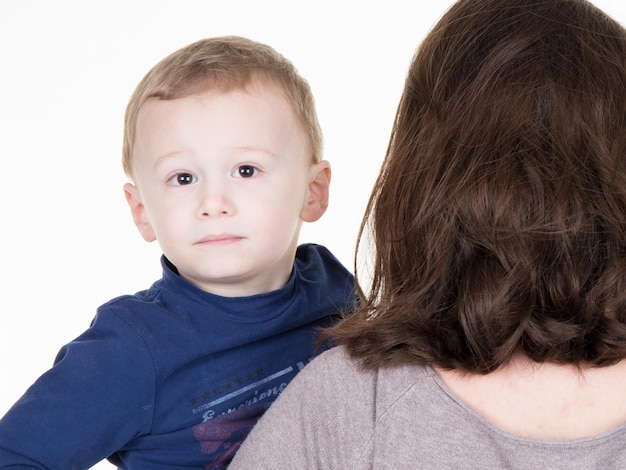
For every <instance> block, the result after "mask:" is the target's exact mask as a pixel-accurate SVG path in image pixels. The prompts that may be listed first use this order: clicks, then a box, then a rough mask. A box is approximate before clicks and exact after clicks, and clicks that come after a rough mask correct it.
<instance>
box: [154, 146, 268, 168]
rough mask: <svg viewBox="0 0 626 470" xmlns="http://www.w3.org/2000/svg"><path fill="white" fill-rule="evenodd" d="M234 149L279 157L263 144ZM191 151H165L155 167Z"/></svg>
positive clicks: (184, 149)
mask: <svg viewBox="0 0 626 470" xmlns="http://www.w3.org/2000/svg"><path fill="white" fill-rule="evenodd" d="M232 150H235V151H236V152H240V153H243V152H246V153H248V152H254V153H262V154H264V155H267V156H268V157H270V158H278V155H277V154H275V153H274V152H272V151H271V150H268V149H266V148H265V147H261V146H254V145H241V146H236V147H232ZM190 152H192V150H191V149H186V148H183V149H180V150H173V151H171V152H167V153H164V154H163V155H161V156H160V157H158V158H157V159H156V160H155V162H154V165H153V167H154V169H158V168H159V167H160V166H161V165H163V163H164V162H166V161H168V160H171V159H173V158H180V157H182V156H183V155H184V154H185V153H190Z"/></svg>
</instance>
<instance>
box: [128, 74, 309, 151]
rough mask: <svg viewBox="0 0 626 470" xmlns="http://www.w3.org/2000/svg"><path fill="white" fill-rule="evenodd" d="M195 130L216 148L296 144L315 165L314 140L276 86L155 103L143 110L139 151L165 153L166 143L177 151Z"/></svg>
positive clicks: (138, 132)
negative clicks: (219, 146)
mask: <svg viewBox="0 0 626 470" xmlns="http://www.w3.org/2000/svg"><path fill="white" fill-rule="evenodd" d="M193 128H201V133H203V134H205V136H206V138H207V139H213V142H215V143H217V142H219V143H222V144H225V145H226V143H228V145H231V144H232V146H233V147H235V146H237V145H240V146H241V147H245V146H246V145H248V143H251V144H253V145H254V144H257V143H258V144H262V145H264V144H267V145H270V142H273V141H275V142H282V143H285V142H289V141H291V142H292V144H291V148H292V149H294V147H293V145H295V146H296V147H295V148H297V149H299V150H298V153H300V150H303V151H304V153H305V154H306V155H308V156H310V157H311V158H310V160H311V163H312V160H313V158H312V156H311V152H310V142H309V138H308V135H307V133H306V132H305V131H304V129H303V126H302V125H301V123H300V120H299V119H298V116H297V114H296V112H295V110H294V109H293V105H292V103H290V101H289V100H288V99H287V98H286V97H285V96H284V95H283V94H282V93H280V92H279V91H277V89H276V87H275V86H272V85H269V86H268V85H265V84H258V85H256V86H254V87H246V88H242V87H237V88H231V89H229V90H225V89H215V88H208V89H206V88H205V90H204V91H202V92H196V93H195V94H189V95H186V96H181V97H178V98H175V99H162V98H158V97H152V98H149V99H148V100H146V101H145V102H144V103H143V105H142V106H141V107H140V109H139V113H138V116H137V121H136V133H135V149H134V150H135V151H137V150H139V154H142V153H144V152H143V151H145V150H147V148H148V147H149V148H151V149H153V150H154V145H157V146H158V147H161V146H162V144H164V143H166V142H167V146H168V147H169V146H176V145H178V144H177V143H181V142H184V140H185V139H186V138H187V136H188V135H189V133H190V132H191V129H193ZM228 139H230V140H228ZM277 139H278V140H277ZM133 153H135V152H133ZM149 153H150V154H153V152H152V151H150V152H149ZM158 153H160V152H158ZM135 155H137V154H136V153H135ZM305 158H306V157H305ZM306 160H309V158H306Z"/></svg>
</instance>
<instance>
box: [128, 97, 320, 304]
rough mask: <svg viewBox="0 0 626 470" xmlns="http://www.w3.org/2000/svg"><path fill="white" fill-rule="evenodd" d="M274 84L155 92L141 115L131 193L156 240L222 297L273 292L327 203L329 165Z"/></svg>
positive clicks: (142, 226)
mask: <svg viewBox="0 0 626 470" xmlns="http://www.w3.org/2000/svg"><path fill="white" fill-rule="evenodd" d="M308 148H309V146H308V145H307V141H306V137H305V134H304V133H303V132H302V130H301V129H300V127H299V126H298V121H297V120H296V117H295V115H294V113H293V111H292V109H291V107H290V105H289V104H288V102H287V101H286V100H285V99H284V98H282V97H281V96H280V95H278V94H277V93H275V92H274V91H273V89H272V88H271V87H268V86H261V85H259V86H256V87H253V88H252V89H251V90H249V91H241V90H235V91H231V92H226V93H220V92H212V91H209V92H205V93H200V94H197V95H193V96H190V97H186V98H181V99H176V100H169V101H163V100H150V101H148V102H147V103H145V104H144V105H143V107H142V109H141V110H140V113H139V116H138V120H137V130H136V138H135V146H134V152H133V170H134V179H135V185H132V184H130V183H128V184H126V185H125V187H124V189H125V192H126V198H127V200H128V203H129V205H130V206H131V211H132V213H133V218H134V221H135V224H136V225H137V227H138V228H139V231H140V232H141V234H142V236H143V237H144V239H146V240H147V241H153V240H155V239H156V240H158V241H159V244H160V245H161V248H162V249H163V252H164V253H165V255H166V256H167V258H168V259H169V260H170V261H171V262H172V263H173V264H174V265H175V266H176V267H177V268H178V270H179V273H180V275H181V276H182V277H184V278H186V279H188V280H189V281H190V282H192V283H193V284H195V285H196V286H198V287H200V288H201V289H204V290H206V291H208V292H212V293H215V294H218V295H223V296H229V297H235V296H247V295H254V294H258V293H262V292H269V291H271V290H275V289H278V288H280V287H282V286H284V285H285V283H286V282H287V281H288V279H289V276H290V274H291V269H292V266H293V260H294V256H295V249H296V246H297V241H298V234H299V230H300V226H301V223H302V221H303V220H304V221H307V222H311V221H314V220H317V219H318V218H319V217H321V215H322V214H323V213H324V211H325V209H326V205H327V201H328V185H329V181H330V168H329V165H328V163H327V162H325V161H322V162H319V163H313V162H312V161H311V157H310V153H309V151H308Z"/></svg>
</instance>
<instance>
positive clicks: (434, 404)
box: [231, 0, 626, 470]
mask: <svg viewBox="0 0 626 470" xmlns="http://www.w3.org/2000/svg"><path fill="white" fill-rule="evenodd" d="M370 233H371V237H372V242H373V247H374V261H373V264H372V267H373V277H372V280H371V286H370V289H368V290H367V291H365V289H362V288H361V287H360V286H359V285H357V287H358V289H359V292H360V297H361V306H360V311H359V312H357V313H356V314H354V315H352V316H350V317H347V318H346V319H344V320H343V321H342V322H341V323H340V324H338V325H337V326H336V327H333V328H332V329H330V330H329V331H327V333H326V334H327V336H328V337H330V338H331V339H333V340H334V341H336V342H337V343H338V345H339V347H337V348H334V349H332V350H331V351H329V352H327V353H325V354H323V355H322V356H321V357H319V358H318V359H317V360H315V361H313V362H312V363H311V364H310V365H309V366H307V367H306V368H305V370H304V371H303V372H302V373H300V375H299V376H298V377H297V378H296V379H295V381H294V382H293V383H292V385H290V386H289V387H288V388H287V390H286V391H285V392H284V393H283V395H282V396H281V397H280V398H279V400H278V401H277V402H276V403H275V405H273V406H272V408H271V409H270V412H269V413H268V414H267V415H266V417H265V418H263V419H262V421H261V422H260V423H259V424H258V425H257V427H256V428H255V429H254V430H253V432H252V434H251V435H250V437H249V438H248V440H247V441H246V442H245V443H244V445H243V447H242V449H241V450H240V452H239V454H238V455H237V457H236V459H235V460H234V463H233V465H232V467H231V468H233V469H239V468H324V469H326V468H337V469H339V468H341V469H344V468H346V469H347V468H349V469H359V468H372V467H373V468H392V469H399V468H551V469H556V468H563V469H568V470H571V469H576V468H626V445H624V443H625V442H626V424H625V423H626V400H624V398H623V397H624V396H625V394H626V361H625V360H624V359H625V358H626V31H625V30H624V29H623V28H622V27H621V26H620V25H619V24H618V23H617V22H615V21H614V20H613V19H611V18H609V17H608V16H606V15H605V14H604V13H603V12H601V11H600V10H598V9H597V8H596V7H594V6H593V5H592V4H591V3H589V2H587V1H584V0H541V1H540V0H481V1H476V0H460V1H458V2H457V3H455V4H454V5H453V6H452V8H451V9H450V10H449V11H448V12H447V13H446V14H445V15H444V16H443V17H442V19H441V20H440V21H439V22H438V23H437V25H436V26H435V27H434V29H433V30H432V31H431V32H430V34H429V35H428V36H427V37H426V39H425V41H424V43H423V44H422V45H421V47H420V48H419V49H418V50H417V53H416V55H415V57H414V59H413V61H412V63H411V66H410V69H409V73H408V76H407V80H406V84H405V89H404V93H403V95H402V98H401V101H400V105H399V108H398V112H397V116H396V120H395V125H394V129H393V134H392V136H391V142H390V146H389V150H388V153H387V156H386V159H385V161H384V163H383V167H382V170H381V173H380V175H379V178H378V181H377V184H376V186H375V188H374V191H373V193H372V196H371V199H370V202H369V205H368V209H367V211H366V215H365V219H364V222H363V225H362V228H361V234H360V239H361V240H363V237H365V236H366V235H368V234H370ZM360 245H362V243H361V244H360ZM357 274H358V273H357ZM360 278H361V277H359V276H357V283H358V282H359V279H360Z"/></svg>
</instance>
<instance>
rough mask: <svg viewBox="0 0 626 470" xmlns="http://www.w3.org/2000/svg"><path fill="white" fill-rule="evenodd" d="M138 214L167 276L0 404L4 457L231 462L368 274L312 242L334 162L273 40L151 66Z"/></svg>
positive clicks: (36, 461) (141, 113) (241, 42)
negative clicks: (304, 229)
mask: <svg viewBox="0 0 626 470" xmlns="http://www.w3.org/2000/svg"><path fill="white" fill-rule="evenodd" d="M123 165H124V170H125V172H126V174H127V175H128V176H129V178H130V179H131V180H132V181H133V183H132V184H131V183H127V184H126V185H125V186H124V192H125V195H126V199H127V201H128V204H129V206H130V209H131V213H132V216H133V220H134V222H135V224H136V225H137V228H138V229H139V232H140V234H141V236H142V237H143V238H144V239H145V240H146V241H148V242H152V241H154V240H158V242H159V244H160V246H161V248H162V250H163V253H164V255H163V257H162V267H163V277H162V279H160V280H159V281H157V282H156V283H154V284H153V285H152V287H150V289H148V290H146V291H142V292H139V293H137V294H136V295H132V296H123V297H119V298H117V299H113V300H111V301H110V302H108V303H106V304H105V305H103V306H101V307H100V308H99V309H98V313H97V315H96V317H95V319H94V321H93V323H92V325H91V327H90V328H89V329H88V330H87V331H86V332H85V333H83V334H82V335H81V336H80V337H79V338H77V339H76V340H74V341H72V342H71V343H69V344H68V345H66V346H65V347H64V348H63V349H62V350H61V352H60V353H59V355H58V356H57V359H56V361H55V365H54V367H53V368H52V369H51V370H50V371H48V372H47V373H46V374H44V375H43V376H42V377H41V378H40V379H39V380H38V381H37V382H36V383H35V384H34V385H33V386H32V387H31V388H30V389H29V390H28V391H27V392H26V393H25V395H24V396H23V397H22V398H21V399H20V400H19V401H18V402H17V403H16V404H15V405H14V406H13V408H12V409H11V410H10V411H9V412H8V413H7V414H6V415H5V416H4V418H3V419H2V420H1V421H0V467H3V466H9V467H10V466H12V465H16V466H17V465H23V466H33V467H35V468H59V469H68V468H88V467H90V466H91V465H93V464H95V463H96V462H98V461H99V460H102V459H103V458H106V457H108V458H109V460H110V461H111V462H112V463H113V464H115V465H117V466H119V467H120V468H133V469H134V468H137V469H142V470H144V469H160V468H162V469H171V468H182V467H185V468H223V467H225V466H226V465H227V464H228V462H229V461H230V459H232V456H233V454H234V452H235V451H236V449H237V448H238V447H239V445H240V443H241V442H242V440H243V439H244V438H245V436H246V435H247V433H248V432H249V430H250V428H251V427H252V425H253V424H254V423H255V422H256V421H257V420H258V418H259V417H260V416H261V414H262V413H263V412H264V411H265V409H267V407H268V406H269V405H270V403H271V402H272V401H273V400H274V399H275V398H276V396H277V395H278V394H279V393H280V392H281V391H282V389H283V388H284V387H285V386H286V385H287V383H288V382H289V381H290V380H291V379H292V378H293V376H294V375H295V374H296V373H297V371H298V370H300V369H301V368H302V367H303V366H304V364H305V363H306V362H308V361H309V359H310V358H311V356H312V355H313V342H314V339H313V336H314V334H315V329H316V328H317V327H321V326H325V325H328V324H329V323H330V322H331V321H333V320H334V319H336V318H337V317H338V315H339V314H341V313H343V312H345V311H347V310H350V309H351V308H352V306H353V303H354V294H353V291H352V287H353V278H352V275H351V274H350V273H349V272H348V271H347V270H346V269H345V268H344V267H342V266H341V265H340V263H339V262H338V261H337V260H336V259H335V258H334V257H333V256H332V255H331V254H330V253H329V252H328V251H327V250H326V249H324V248H323V247H320V246H317V245H310V244H309V245H303V246H300V247H298V246H297V239H298V234H299V230H300V226H301V224H302V221H305V222H313V221H315V220H317V219H319V218H320V217H321V216H322V214H323V213H324V212H325V210H326V207H327V202H328V187H329V183H330V167H329V164H328V162H326V161H324V160H322V159H321V132H320V129H319V124H318V122H317V117H316V113H315V109H314V103H313V98H312V96H311V92H310V89H309V87H308V85H307V83H306V81H304V80H303V79H302V78H301V77H300V76H299V75H298V73H297V72H296V70H295V69H294V67H293V65H292V64H291V63H290V62H288V61H287V60H285V59H284V58H283V57H282V56H280V55H279V54H277V53H276V51H274V50H273V49H271V48H270V47H268V46H265V45H263V44H259V43H256V42H253V41H250V40H247V39H244V38H239V37H222V38H213V39H207V40H201V41H198V42H197V43H194V44H191V45H189V46H187V47H185V48H183V49H181V50H179V51H177V52H175V53H173V54H172V55H170V56H169V57H167V58H165V59H164V60H163V61H161V62H160V63H159V64H157V65H156V66H155V67H154V68H153V69H152V70H151V71H150V72H149V73H148V74H147V75H146V76H145V77H144V79H143V80H142V81H141V83H140V84H139V85H138V87H137V89H136V90H135V93H134V94H133V96H132V97H131V100H130V102H129V105H128V108H127V110H126V118H125V135H124V145H123Z"/></svg>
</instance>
